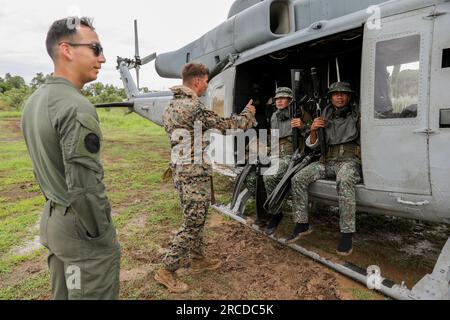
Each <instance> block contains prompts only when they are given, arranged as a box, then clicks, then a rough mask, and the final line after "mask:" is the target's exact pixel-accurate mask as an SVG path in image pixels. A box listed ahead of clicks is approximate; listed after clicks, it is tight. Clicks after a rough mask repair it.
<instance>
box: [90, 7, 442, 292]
mask: <svg viewBox="0 0 450 320" xmlns="http://www.w3.org/2000/svg"><path fill="white" fill-rule="evenodd" d="M134 27H135V57H134V59H126V58H120V57H118V60H117V61H118V66H117V68H118V70H119V72H120V75H121V78H122V81H123V84H124V88H125V91H126V94H127V97H128V100H127V101H125V102H118V103H112V104H111V103H108V104H103V105H97V107H127V108H129V110H130V111H131V112H135V113H137V114H139V115H141V116H142V117H144V118H146V119H148V120H150V121H152V122H154V123H156V124H157V125H160V126H162V114H163V112H164V109H165V108H166V106H167V105H168V104H169V102H170V100H171V99H172V93H171V92H170V91H164V92H152V93H140V90H139V70H140V68H141V67H142V66H143V65H145V64H147V63H149V62H150V61H153V60H156V61H155V67H156V70H157V72H158V74H159V75H160V76H161V77H164V78H181V70H182V67H183V65H184V64H186V63H189V62H201V63H203V64H205V65H206V66H207V67H208V68H209V70H211V72H210V77H209V79H210V80H209V88H208V91H207V93H206V94H205V96H204V97H202V99H203V102H204V103H205V106H206V107H207V108H209V109H212V110H214V111H215V112H216V113H217V114H219V115H221V116H225V117H227V116H231V115H232V114H238V113H239V112H241V111H242V109H243V108H244V106H245V105H246V102H247V101H248V97H254V96H255V95H263V93H268V96H261V97H260V99H261V100H265V99H267V98H269V96H270V92H274V88H275V86H290V84H291V83H290V70H292V69H300V68H301V69H310V68H316V69H317V72H318V73H319V75H320V90H321V95H322V96H325V95H326V90H327V88H328V86H329V84H330V82H331V81H333V82H334V80H336V81H338V80H340V79H345V81H348V82H350V83H351V84H352V86H353V89H354V90H355V91H356V92H358V93H359V106H360V112H361V161H362V173H363V177H364V178H363V182H362V183H360V184H358V185H357V187H356V202H357V210H358V211H363V212H367V213H373V214H384V215H390V216H398V217H404V218H409V219H416V220H421V221H428V222H436V223H445V224H450V162H449V161H448V160H447V159H448V158H449V157H450V149H449V148H448V141H449V139H450V105H449V102H448V101H450V91H449V90H448V84H449V83H450V36H449V34H448V30H449V29H450V2H449V1H448V0H392V1H384V0H360V1H347V0H236V1H235V2H234V3H233V5H232V6H231V8H230V11H229V14H228V18H227V20H226V21H224V22H222V23H221V24H219V25H218V26H217V27H216V28H214V29H212V30H210V31H209V32H207V33H206V34H205V35H203V36H202V37H201V38H199V39H197V40H195V41H192V42H190V43H189V44H187V45H186V46H184V47H182V48H180V49H178V50H175V51H172V52H166V53H162V54H158V55H157V54H156V53H153V54H151V55H149V56H147V57H145V58H143V59H141V58H140V56H139V46H138V32H137V22H136V21H135V25H134ZM133 68H134V69H136V74H137V77H136V78H137V84H136V83H135V82H134V80H133V78H132V76H131V73H130V70H131V69H133ZM275 81H276V84H275ZM256 117H257V121H258V123H259V125H258V126H259V127H260V128H268V127H269V125H270V124H269V123H268V122H267V121H266V117H265V115H264V112H263V111H262V108H257V114H256ZM216 141H217V143H221V144H225V145H229V147H230V148H231V149H228V150H235V149H236V147H235V146H233V143H235V142H234V140H233V138H232V137H227V136H221V137H218V138H217V139H216ZM225 158H226V159H225ZM230 161H231V163H233V161H236V155H235V154H233V153H227V154H225V155H224V154H218V155H216V157H215V158H214V162H215V163H217V164H218V167H219V166H220V164H221V163H226V164H229V163H230ZM236 168H237V165H236V164H235V165H234V166H233V165H231V166H228V171H226V172H224V174H228V175H230V176H236V172H237V171H236V170H234V171H233V169H236ZM230 172H231V173H230ZM235 193H236V195H237V196H236V198H235V201H234V203H233V204H232V205H231V204H230V205H219V204H216V205H214V206H213V207H214V208H215V209H216V210H218V211H219V212H221V213H223V214H225V215H227V216H230V217H232V218H233V219H235V220H237V221H239V222H241V223H243V224H248V222H247V221H246V220H245V219H243V218H242V217H241V213H242V211H243V209H244V208H245V205H246V202H247V201H248V199H249V196H248V190H246V189H245V190H243V191H242V192H241V191H240V190H235ZM309 193H310V199H311V200H312V201H313V202H318V203H323V204H327V205H336V204H337V203H338V197H337V192H336V182H335V181H331V180H319V181H317V182H315V183H314V184H312V185H311V187H310V190H309ZM249 227H251V228H253V229H254V230H256V231H259V229H258V227H257V226H255V225H250V226H249ZM270 237H271V238H272V239H274V240H275V241H278V242H280V243H281V244H283V245H286V246H289V247H291V248H292V249H294V250H297V251H299V252H300V253H302V254H304V255H306V256H308V257H310V258H312V259H314V260H316V261H319V262H321V263H323V264H325V265H326V266H328V267H330V268H332V269H334V270H336V271H338V272H340V273H343V274H345V275H347V276H349V277H351V278H353V279H355V280H357V281H359V282H361V283H364V284H368V283H369V282H370V281H375V282H376V283H377V285H376V289H377V290H378V291H380V292H381V293H383V294H385V295H387V296H390V297H393V298H395V299H450V238H449V240H447V242H446V244H445V245H444V247H443V249H442V251H441V253H440V255H439V258H438V260H437V262H436V265H435V267H434V269H433V272H432V273H431V274H427V275H425V276H424V277H423V278H422V279H421V280H420V281H419V282H417V283H416V284H415V285H414V286H413V287H412V288H411V289H408V288H407V287H405V286H404V285H399V284H395V283H393V282H392V281H389V280H388V279H385V278H383V277H382V276H381V275H380V274H379V273H376V272H374V270H363V269H360V268H355V267H353V266H350V265H348V264H339V263H335V262H332V261H329V260H327V259H324V258H322V257H320V256H318V255H317V254H316V253H314V252H310V251H308V250H306V249H304V248H302V247H301V246H299V245H297V244H286V243H285V239H281V238H276V237H274V236H270Z"/></svg>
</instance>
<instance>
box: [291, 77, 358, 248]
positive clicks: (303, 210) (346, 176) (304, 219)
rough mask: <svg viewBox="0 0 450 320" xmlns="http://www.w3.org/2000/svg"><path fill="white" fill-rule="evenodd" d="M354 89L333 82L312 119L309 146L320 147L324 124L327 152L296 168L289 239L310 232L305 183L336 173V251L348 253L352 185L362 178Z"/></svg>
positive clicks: (353, 205) (352, 223)
mask: <svg viewBox="0 0 450 320" xmlns="http://www.w3.org/2000/svg"><path fill="white" fill-rule="evenodd" d="M353 93H354V92H353V91H352V89H351V87H350V84H349V83H347V82H336V83H333V84H332V85H331V86H330V89H329V91H328V97H329V99H330V102H331V104H330V105H328V106H327V107H326V108H325V109H324V111H323V113H322V117H320V118H316V119H314V122H313V124H312V126H311V133H310V135H309V137H308V138H307V139H306V145H307V146H308V147H310V148H312V149H315V148H318V147H320V144H319V139H318V134H317V130H318V129H319V128H324V137H325V141H326V143H327V146H328V149H327V154H326V155H325V156H322V158H321V159H320V160H319V161H317V162H314V163H312V164H310V165H308V166H307V167H306V168H304V169H303V170H301V171H300V172H298V173H297V174H296V175H295V176H294V177H293V178H292V180H291V182H292V193H293V203H294V207H295V214H294V221H295V222H296V225H295V227H294V230H293V232H292V234H291V235H290V237H289V238H288V239H287V242H288V243H292V242H294V241H296V240H297V239H299V238H300V237H301V236H302V235H306V234H309V233H311V231H312V230H311V228H310V226H309V224H308V187H309V185H310V184H311V183H313V182H314V181H316V180H319V179H324V178H331V177H336V188H337V193H338V196H339V213H340V230H341V240H340V242H339V244H338V246H337V250H336V251H337V253H338V254H340V255H350V254H351V253H352V250H353V243H352V238H353V233H354V232H355V230H356V228H355V212H356V201H355V185H356V184H357V183H358V182H359V181H360V180H361V174H360V171H361V160H360V152H359V151H360V147H359V118H360V117H359V111H358V110H357V108H356V107H355V105H354V104H352V103H351V99H352V95H353Z"/></svg>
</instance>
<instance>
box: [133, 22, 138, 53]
mask: <svg viewBox="0 0 450 320" xmlns="http://www.w3.org/2000/svg"><path fill="white" fill-rule="evenodd" d="M134 53H135V55H134V56H135V57H136V58H139V39H138V28H137V20H134Z"/></svg>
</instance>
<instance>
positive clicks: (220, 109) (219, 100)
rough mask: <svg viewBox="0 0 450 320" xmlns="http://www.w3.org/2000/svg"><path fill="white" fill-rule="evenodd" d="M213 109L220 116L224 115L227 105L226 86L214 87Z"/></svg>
mask: <svg viewBox="0 0 450 320" xmlns="http://www.w3.org/2000/svg"><path fill="white" fill-rule="evenodd" d="M212 98H213V101H212V109H213V111H214V112H215V113H217V114H218V115H219V116H221V117H223V116H224V114H225V113H224V106H225V86H224V85H221V86H219V87H217V88H215V89H214V91H213V93H212Z"/></svg>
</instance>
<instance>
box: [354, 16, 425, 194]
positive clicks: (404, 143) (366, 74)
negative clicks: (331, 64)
mask: <svg viewBox="0 0 450 320" xmlns="http://www.w3.org/2000/svg"><path fill="white" fill-rule="evenodd" d="M433 8H434V7H429V8H426V9H421V10H416V11H412V12H407V13H404V14H400V15H395V16H391V17H387V18H384V19H382V20H381V28H378V29H377V28H376V27H374V26H371V25H369V24H367V25H366V26H365V30H364V33H365V34H364V44H363V57H362V64H363V65H362V83H361V119H362V121H361V128H362V131H361V150H362V167H363V176H364V184H365V187H366V188H367V189H373V190H382V191H392V192H401V193H411V194H423V195H429V194H431V188H430V176H429V175H430V169H429V154H428V135H427V134H426V132H427V130H428V129H429V80H428V76H429V74H430V67H429V65H430V54H431V41H432V32H433V20H430V19H427V18H426V17H427V16H429V15H430V14H431V13H432V11H433Z"/></svg>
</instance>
